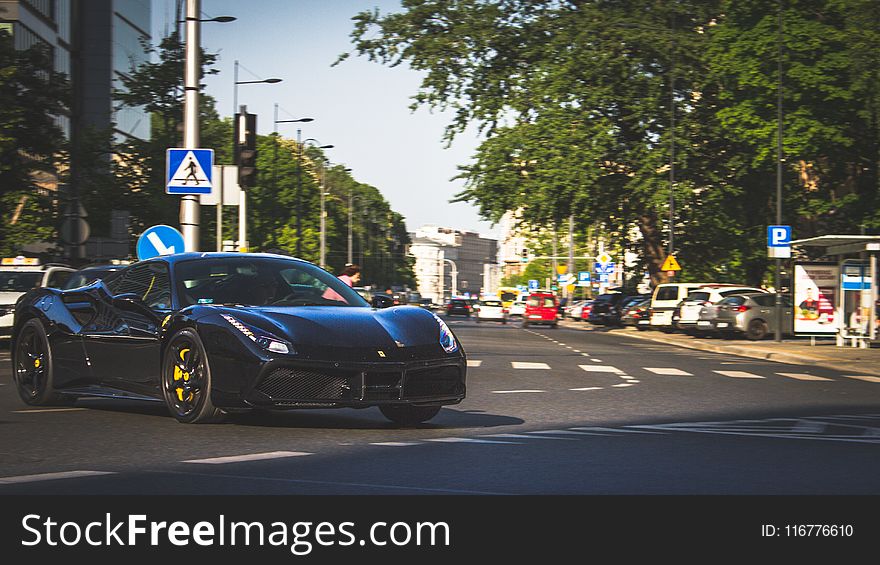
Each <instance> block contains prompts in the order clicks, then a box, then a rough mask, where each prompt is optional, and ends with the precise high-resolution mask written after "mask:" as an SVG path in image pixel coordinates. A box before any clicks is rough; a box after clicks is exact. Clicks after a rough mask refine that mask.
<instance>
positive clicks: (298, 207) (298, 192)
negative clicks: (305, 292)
mask: <svg viewBox="0 0 880 565" xmlns="http://www.w3.org/2000/svg"><path fill="white" fill-rule="evenodd" d="M301 134H302V130H299V129H298V130H296V145H297V150H298V153H299V155H298V159H297V161H298V162H297V167H296V256H297V257H300V258H301V257H302V165H303V154H304V146H305V144H307V143H309V142H311V143H312V144H313V146H314V147H317V148H318V149H333V146H332V145H321V144H320V142H319V141H318V140H317V139H314V138H311V137H310V138H308V139H306V140H305V141H300V136H301ZM323 190H324V189H323V188H321V191H322V192H323ZM322 198H323V196H322Z"/></svg>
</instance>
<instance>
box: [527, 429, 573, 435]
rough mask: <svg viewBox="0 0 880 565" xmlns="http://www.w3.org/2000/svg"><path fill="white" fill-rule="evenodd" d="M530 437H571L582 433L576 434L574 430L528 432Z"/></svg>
mask: <svg viewBox="0 0 880 565" xmlns="http://www.w3.org/2000/svg"><path fill="white" fill-rule="evenodd" d="M527 433H528V434H529V435H531V434H538V435H554V436H570V435H579V434H580V432H575V431H572V430H537V431H534V432H527Z"/></svg>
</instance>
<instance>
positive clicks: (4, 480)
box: [0, 471, 116, 485]
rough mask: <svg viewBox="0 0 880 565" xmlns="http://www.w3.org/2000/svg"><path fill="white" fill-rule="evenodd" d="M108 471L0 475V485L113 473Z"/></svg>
mask: <svg viewBox="0 0 880 565" xmlns="http://www.w3.org/2000/svg"><path fill="white" fill-rule="evenodd" d="M115 474H116V473H112V472H109V471H65V472H62V473H40V474H37V475H19V476H17V477H0V485H14V484H17V483H35V482H38V481H54V480H58V479H77V478H79V477H94V476H97V475H115Z"/></svg>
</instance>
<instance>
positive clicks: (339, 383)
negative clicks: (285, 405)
mask: <svg viewBox="0 0 880 565" xmlns="http://www.w3.org/2000/svg"><path fill="white" fill-rule="evenodd" d="M257 390H258V391H260V392H262V393H263V394H265V395H267V396H269V397H270V398H272V399H273V400H280V399H292V400H343V399H345V398H348V397H349V395H350V390H351V387H350V385H349V382H348V379H346V378H345V377H342V376H337V375H328V374H326V373H319V372H315V371H308V370H304V369H291V368H287V367H281V368H278V369H275V370H274V371H272V372H271V373H269V375H268V376H267V377H266V378H264V379H263V381H262V382H261V383H260V385H259V386H258V387H257Z"/></svg>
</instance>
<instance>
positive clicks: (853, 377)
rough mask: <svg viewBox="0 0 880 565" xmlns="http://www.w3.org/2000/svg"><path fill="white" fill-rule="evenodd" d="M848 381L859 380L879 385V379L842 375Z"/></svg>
mask: <svg viewBox="0 0 880 565" xmlns="http://www.w3.org/2000/svg"><path fill="white" fill-rule="evenodd" d="M844 376H845V377H846V378H848V379H859V380H860V381H867V382H869V383H880V377H869V376H867V375H844Z"/></svg>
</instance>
